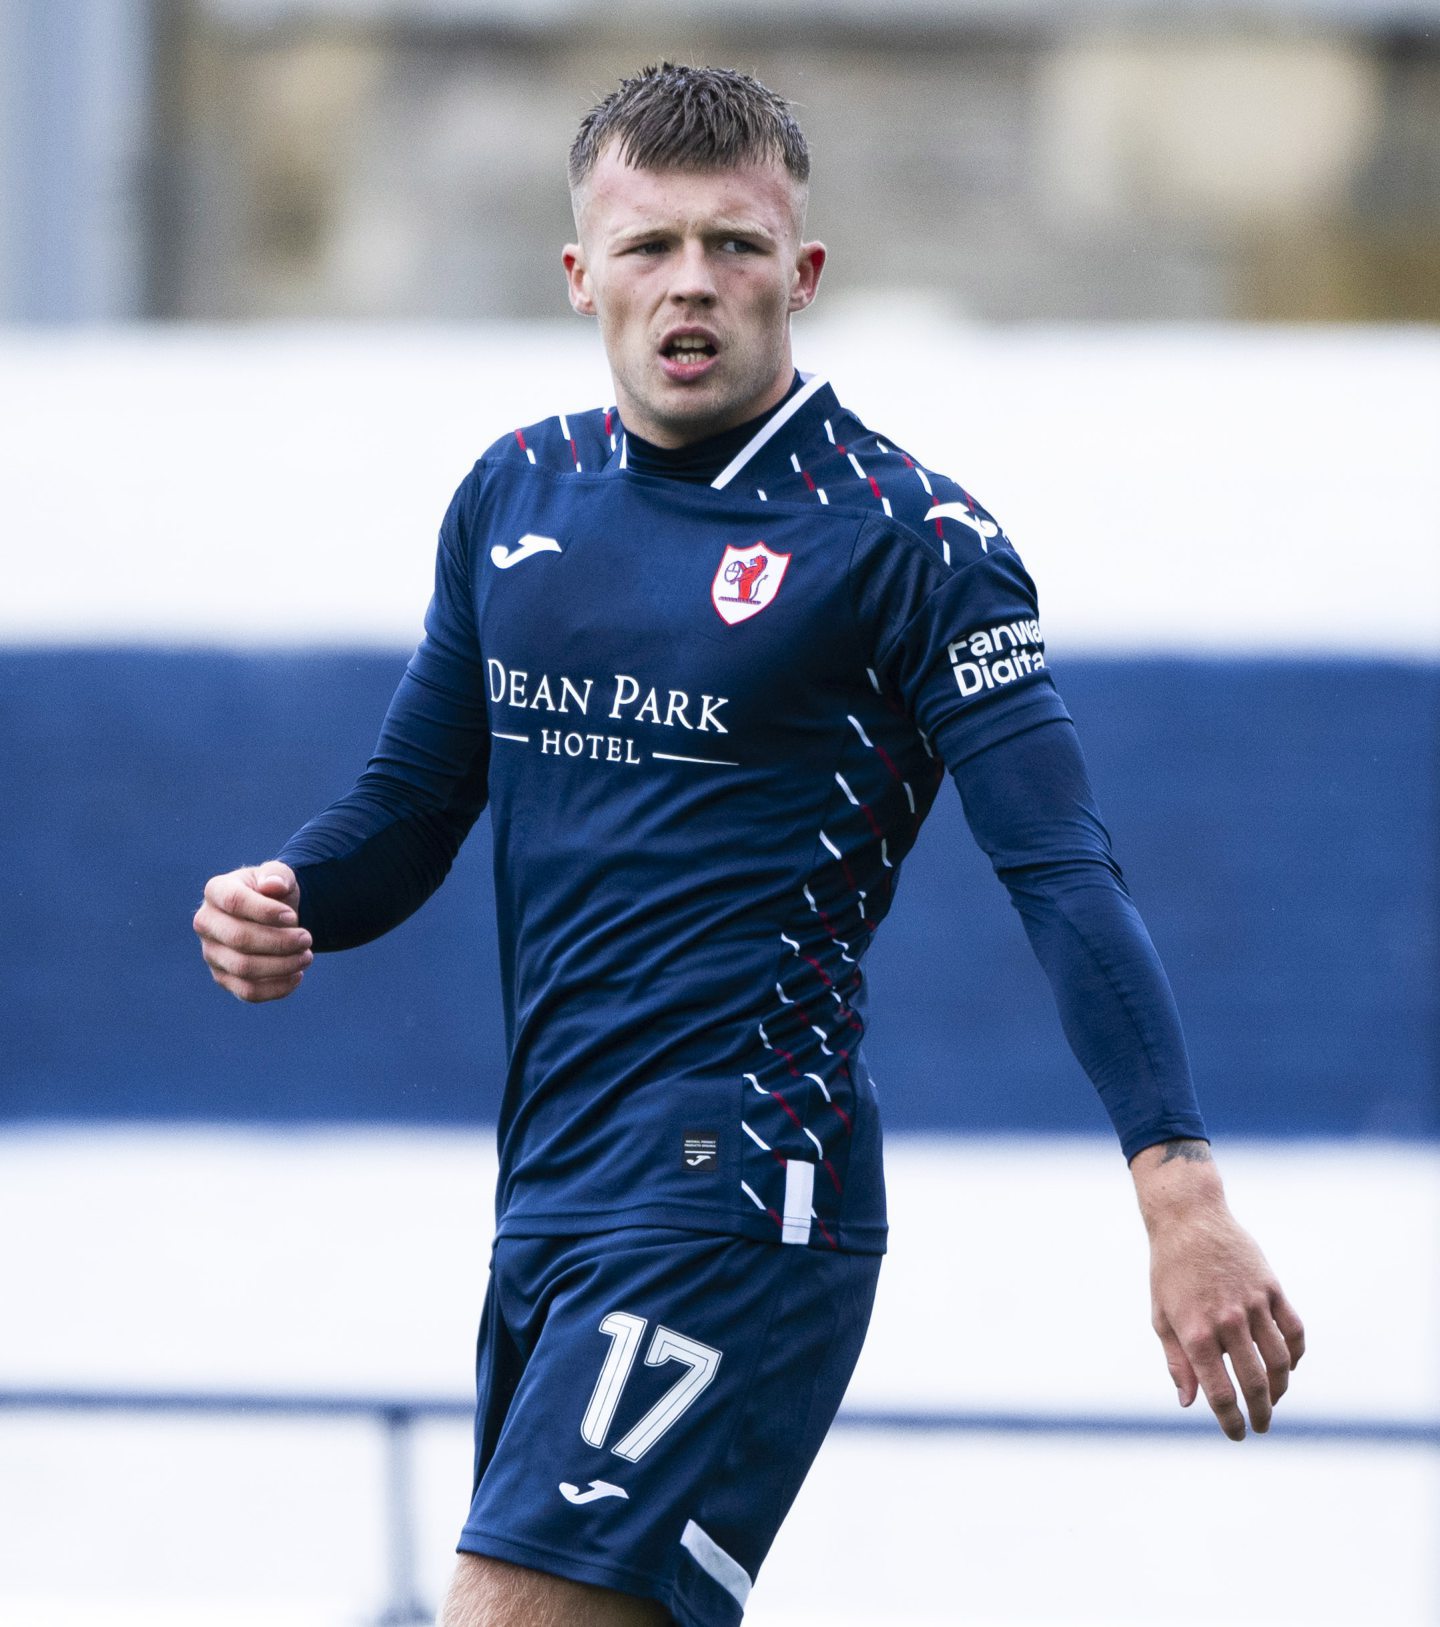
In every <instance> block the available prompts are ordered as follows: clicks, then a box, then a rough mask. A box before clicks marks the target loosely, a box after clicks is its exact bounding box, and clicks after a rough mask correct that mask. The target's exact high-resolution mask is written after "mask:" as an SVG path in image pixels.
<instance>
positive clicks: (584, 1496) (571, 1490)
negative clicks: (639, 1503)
mask: <svg viewBox="0 0 1440 1627" xmlns="http://www.w3.org/2000/svg"><path fill="white" fill-rule="evenodd" d="M560 1495H561V1496H562V1497H563V1498H564V1499H565V1501H566V1502H567V1503H574V1504H575V1505H576V1507H577V1508H578V1507H579V1506H580V1505H581V1504H582V1503H595V1502H598V1501H599V1500H600V1498H602V1497H623V1498H624V1499H625V1501H626V1502H627V1503H628V1502H629V1501H630V1493H629V1492H628V1491H626V1490H625V1488H624V1486H612V1485H611V1484H610V1482H609V1481H608V1480H592V1481H591V1482H590V1487H589V1490H588V1491H581V1490H580V1488H579V1486H576V1485H572V1484H571V1482H570V1481H568V1480H562V1481H561V1482H560Z"/></svg>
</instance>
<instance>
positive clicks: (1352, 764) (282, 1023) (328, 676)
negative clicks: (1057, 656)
mask: <svg viewBox="0 0 1440 1627" xmlns="http://www.w3.org/2000/svg"><path fill="white" fill-rule="evenodd" d="M403 664H404V660H403V657H402V656H398V655H396V656H386V655H376V654H373V653H368V652H367V653H363V654H345V653H340V654H337V653H327V654H315V653H306V654H303V655H299V654H297V655H276V654H265V655H263V656H251V655H241V654H217V653H214V652H206V653H198V652H178V651H177V652H167V651H155V650H117V651H105V650H74V651H63V650H62V651H57V650H46V651H36V652H17V651H9V652H5V653H3V654H0V765H3V767H0V773H3V781H0V784H3V806H0V833H3V838H4V840H3V844H0V851H3V853H4V856H5V857H4V863H5V869H6V874H5V880H4V896H5V897H6V899H7V920H6V922H5V930H4V932H3V933H0V1001H3V1007H0V1009H3V1024H0V1030H3V1031H0V1118H4V1119H8V1120H12V1121H13V1120H20V1119H35V1118H63V1119H74V1118H109V1119H113V1118H147V1119H185V1120H197V1119H199V1120H212V1119H213V1120H287V1121H305V1120H347V1119H358V1120H383V1121H391V1122H414V1123H428V1122H451V1121H466V1122H473V1121H480V1122H486V1121H490V1120H493V1118H494V1115H495V1109H496V1090H497V1084H498V1079H499V1075H500V1069H501V1038H500V1029H499V1007H498V1000H497V998H496V994H495V989H496V967H495V955H494V949H493V944H492V933H491V930H490V926H489V892H490V887H489V873H488V871H489V843H488V839H487V837H486V835H485V833H484V832H483V831H477V832H476V835H475V836H474V837H472V839H471V842H470V843H469V845H468V846H467V848H466V851H465V852H464V853H463V854H462V856H461V859H460V862H459V864H458V865H457V867H456V870H455V873H454V875H453V876H452V878H451V880H450V881H449V883H447V885H446V886H445V888H443V889H442V891H441V892H440V894H439V895H437V897H436V898H435V899H434V900H432V902H431V903H430V904H429V905H428V906H427V907H426V908H425V909H424V910H423V911H422V912H421V913H420V915H418V916H417V917H415V918H414V919H413V920H412V921H410V922H408V923H407V924H406V925H405V926H403V927H402V928H400V929H399V930H398V931H396V932H395V933H393V934H391V936H390V937H389V938H388V939H386V940H384V941H382V942H381V943H378V944H374V945H371V946H369V947H368V948H365V949H361V950H356V951H354V952H352V953H351V954H349V955H346V956H343V957H337V958H326V959H324V960H322V961H321V962H320V963H319V964H318V965H317V968H316V969H315V970H314V971H312V973H311V974H310V976H309V978H307V981H306V986H305V989H304V990H303V992H302V994H301V995H300V996H299V997H298V998H296V999H293V1000H290V1001H287V1002H284V1003H283V1004H281V1005H278V1006H270V1007H264V1008H250V1007H246V1006H242V1005H240V1004H239V1003H238V1002H236V1001H233V1000H231V999H229V998H228V997H226V996H224V995H222V994H221V993H220V992H219V991H218V990H217V989H215V988H214V987H213V985H211V983H210V981H209V977H208V974H207V973H206V971H205V969H204V967H203V965H202V963H201V961H200V958H199V954H198V950H197V948H196V946H195V943H194V940H193V937H192V935H191V933H190V929H189V918H190V915H191V913H192V912H193V910H194V908H195V905H196V904H197V903H198V901H199V895H200V889H201V887H202V885H203V883H204V880H205V878H206V876H207V875H209V874H210V873H211V872H212V871H215V870H220V869H227V868H229V867H231V866H232V865H235V864H239V863H245V862H250V861H255V860H259V859H262V858H265V857H266V856H268V855H269V854H270V853H271V852H273V851H274V850H275V848H276V847H277V846H278V845H279V842H280V840H281V839H283V837H284V836H286V835H287V834H288V833H289V832H290V831H291V830H292V829H293V828H294V827H295V826H297V825H299V824H300V823H301V822H302V821H303V820H304V819H305V818H306V817H307V816H308V815H309V814H310V813H311V812H312V811H314V810H315V809H316V808H318V807H319V806H321V805H322V804H323V803H324V802H326V801H328V800H329V799H330V798H332V797H333V796H335V795H338V794H339V793H341V792H342V791H344V790H345V789H346V788H347V787H348V785H349V783H350V781H351V779H352V778H353V775H354V773H355V772H356V771H357V769H358V767H359V766H360V765H361V764H362V763H363V761H364V758H365V756H366V754H367V753H368V750H369V747H370V745H371V742H372V740H373V737H374V733H375V728H376V724H377V722H378V719H379V717H380V714H381V712H382V711H383V709H384V706H385V702H386V699H387V697H388V695H389V692H390V689H391V688H392V686H393V684H394V682H395V679H396V678H397V676H398V674H399V672H400V670H401V669H402V667H403ZM1058 678H1059V681H1060V684H1061V687H1062V690H1063V692H1064V693H1065V695H1066V698H1067V700H1068V701H1069V703H1070V707H1071V710H1072V712H1073V713H1074V715H1075V717H1076V720H1077V722H1078V723H1079V725H1080V730H1081V736H1082V739H1083V740H1084V742H1085V745H1086V750H1087V754H1088V756H1089V758H1090V763H1091V768H1092V772H1093V775H1094V778H1095V782H1096V786H1097V789H1098V793H1099V796H1100V800H1101V804H1102V807H1103V808H1104V809H1105V810H1106V813H1107V816H1108V818H1109V822H1110V826H1111V830H1112V833H1113V834H1114V837H1115V842H1116V847H1117V851H1118V853H1119V855H1120V859H1121V862H1122V864H1123V865H1124V867H1125V870H1126V873H1127V876H1128V878H1129V881H1130V884H1131V889H1132V891H1133V892H1134V894H1135V896H1136V898H1137V900H1138V902H1139V904H1140V907H1141V910H1142V912H1143V913H1144V915H1145V917H1146V919H1147V920H1148V922H1149V924H1150V928H1151V931H1152V933H1153V934H1154V937H1155V939H1156V942H1157V943H1158V945H1159V947H1160V951H1161V954H1162V956H1163V957H1164V959H1165V961H1166V964H1167V966H1168V967H1169V970H1170V974H1171V977H1172V979H1173V981H1174V983H1175V986H1176V991H1177V994H1178V996H1179V999H1180V1005H1181V1010H1182V1012H1183V1014H1184V1016H1185V1022H1186V1029H1187V1032H1188V1035H1189V1039H1190V1046H1191V1052H1192V1055H1193V1058H1194V1062H1195V1067H1196V1073H1197V1077H1198V1079H1199V1083H1200V1088H1201V1093H1202V1101H1203V1103H1204V1106H1205V1108H1206V1111H1207V1115H1208V1117H1209V1120H1210V1123H1211V1127H1212V1129H1213V1130H1214V1131H1216V1132H1217V1133H1220V1134H1227V1133H1228V1134H1261V1135H1286V1134H1315V1135H1356V1134H1373V1135H1403V1136H1411V1135H1421V1136H1436V1135H1440V1083H1437V1081H1440V968H1437V946H1436V922H1437V915H1440V911H1437V869H1440V865H1437V857H1440V854H1437V847H1440V836H1437V832H1440V817H1437V816H1440V791H1437V739H1440V723H1437V718H1440V669H1437V668H1436V667H1434V666H1430V665H1420V664H1415V665H1408V664H1402V663H1395V664H1385V663H1379V662H1375V663H1369V662H1360V661H1345V662H1328V661H1319V660H1313V661H1312V660H1294V661H1278V660H1268V661H1264V662H1249V661H1247V662H1241V661H1212V660H1201V659H1180V658H1166V659H1155V660H1145V661H1133V660H1130V661H1117V660H1099V659H1086V660H1080V659H1072V660H1069V661H1067V662H1065V663H1064V664H1063V665H1062V666H1061V668H1060V669H1059V672H1058ZM870 966H871V972H872V978H871V982H872V1015H873V1026H872V1038H871V1042H870V1047H869V1049H870V1055H871V1060H872V1063H873V1065H874V1069H875V1072H876V1074H877V1077H878V1078H879V1080H880V1084H881V1088H882V1092H883V1099H884V1104H885V1111H886V1116H887V1122H888V1124H889V1125H890V1127H891V1128H892V1129H906V1130H913V1129H945V1130H956V1131H1005V1130H1024V1131H1030V1132H1037V1131H1039V1132H1044V1131H1057V1132H1066V1131H1085V1130H1100V1129H1103V1128H1104V1119H1103V1115H1102V1114H1101V1113H1100V1111H1099V1108H1098V1106H1097V1104H1096V1103H1095V1101H1094V1099H1093V1097H1092V1094H1091V1092H1090V1089H1089V1086H1088V1084H1087V1082H1086V1081H1085V1078H1084V1076H1083V1074H1081V1073H1080V1071H1079V1069H1078V1067H1077V1066H1076V1065H1075V1063H1074V1062H1073V1061H1072V1060H1071V1058H1070V1056H1069V1054H1068V1052H1067V1051H1066V1049H1065V1045H1064V1041H1063V1039H1062V1037H1061V1034H1060V1030H1059V1024H1058V1022H1057V1020H1056V1018H1055V1015H1054V1012H1053V1009H1052V1007H1051V1004H1050V999H1049V992H1048V989H1047V987H1046V985H1045V983H1044V980H1043V978H1042V977H1041V975H1040V973H1039V971H1038V969H1037V968H1036V966H1035V965H1034V963H1033V961H1032V960H1031V958H1030V953H1029V949H1028V946H1027V944H1026V942H1025V939H1024V934H1023V932H1022V931H1021V929H1020V925H1019V921H1018V918H1017V917H1016V916H1015V915H1014V914H1013V912H1012V911H1011V910H1010V908H1009V905H1008V902H1007V900H1006V898H1005V895H1004V892H1003V891H1002V889H1001V888H1000V887H999V886H998V884H997V883H996V882H995V881H994V879H993V878H992V877H991V876H990V874H989V870H988V867H987V866H986V864H985V861H984V859H983V857H982V856H981V855H980V854H978V853H977V852H976V850H975V849H974V846H973V844H972V843H971V841H970V839H969V837H968V834H967V833H966V831H965V829H964V823H963V820H962V819H961V817H960V812H959V803H958V798H956V797H955V796H954V794H953V792H949V791H947V792H946V793H944V794H942V797H941V799H940V803H939V806H938V807H937V810H936V812H935V814H934V816H932V819H931V821H930V824H929V825H928V826H927V829H926V831H925V835H924V837H923V839H922V841H921V843H920V846H919V849H918V850H917V852H916V853H915V855H914V856H913V857H912V858H911V860H910V861H909V864H908V865H907V868H906V875H905V879H904V882H903V883H902V886H901V890H900V898H899V902H898V903H897V905H896V909H895V913H894V914H893V915H892V917H891V919H890V921H889V922H888V923H887V926H886V928H885V931H884V932H883V933H882V935H881V939H880V942H879V945H878V947H877V948H876V950H875V952H874V954H873V955H872V957H871V962H870Z"/></svg>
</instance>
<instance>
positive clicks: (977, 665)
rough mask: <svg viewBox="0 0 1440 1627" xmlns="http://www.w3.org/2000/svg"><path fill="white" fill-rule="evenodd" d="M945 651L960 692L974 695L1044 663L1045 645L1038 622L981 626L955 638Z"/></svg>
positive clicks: (1002, 684) (1027, 672)
mask: <svg viewBox="0 0 1440 1627" xmlns="http://www.w3.org/2000/svg"><path fill="white" fill-rule="evenodd" d="M946 653H947V654H948V655H949V657H950V670H951V671H952V672H953V673H954V674H955V682H956V683H957V684H958V685H959V688H960V693H961V694H962V695H978V694H979V693H980V691H981V690H982V689H997V688H1001V687H1003V686H1004V685H1005V684H1013V683H1014V682H1015V680H1016V679H1017V678H1024V677H1026V676H1027V675H1028V674H1029V673H1032V672H1038V671H1039V670H1040V668H1041V667H1043V666H1044V665H1045V644H1044V640H1043V639H1042V638H1041V637H1040V623H1039V622H1038V621H1010V622H1000V623H997V624H996V625H995V626H994V627H982V628H981V629H980V630H979V631H978V632H975V633H967V634H966V635H965V637H964V638H957V639H956V640H955V642H954V643H953V644H951V645H950V646H949V648H948V649H947V651H946ZM967 658H968V659H967Z"/></svg>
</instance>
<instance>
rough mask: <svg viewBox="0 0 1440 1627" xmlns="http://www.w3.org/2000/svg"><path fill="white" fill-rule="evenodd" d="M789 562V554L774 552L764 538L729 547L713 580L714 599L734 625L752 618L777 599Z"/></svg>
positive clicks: (722, 616) (712, 591) (711, 588)
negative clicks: (767, 545) (762, 540)
mask: <svg viewBox="0 0 1440 1627" xmlns="http://www.w3.org/2000/svg"><path fill="white" fill-rule="evenodd" d="M789 563H790V555H789V554H776V553H772V552H771V551H770V549H768V548H767V547H766V546H765V544H764V543H763V542H755V543H751V544H750V546H749V547H748V548H736V547H733V546H732V547H729V548H727V549H726V550H725V556H724V558H723V559H721V561H720V566H719V569H718V570H717V571H716V572H715V580H714V581H713V582H712V583H711V584H710V602H711V603H712V604H713V605H714V606H715V608H716V609H717V610H718V611H719V612H720V616H721V619H722V620H723V621H726V622H728V623H729V624H730V625H731V626H732V627H733V626H734V625H735V623H736V622H737V621H748V620H749V619H750V617H751V616H758V615H759V614H760V612H761V611H762V610H763V609H764V608H765V606H766V605H768V604H770V603H772V602H773V600H774V598H775V595H776V594H777V593H778V592H779V591H780V584H781V582H782V581H783V580H784V579H785V567H786V566H787V565H788V564H789Z"/></svg>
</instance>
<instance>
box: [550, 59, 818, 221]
mask: <svg viewBox="0 0 1440 1627" xmlns="http://www.w3.org/2000/svg"><path fill="white" fill-rule="evenodd" d="M612 141H613V142H615V143H617V145H618V147H619V152H620V157H621V158H622V159H624V160H625V162H626V163H628V164H631V165H633V166H634V167H635V168H636V169H690V170H712V169H730V168H732V167H733V166H735V165H738V164H756V163H764V162H765V161H766V160H767V159H778V160H779V161H780V162H781V163H782V164H784V166H785V168H786V169H787V170H788V171H789V172H790V174H791V176H792V177H793V178H794V179H795V180H796V181H797V182H798V183H800V184H801V185H802V186H803V185H804V184H805V183H806V182H807V181H808V180H809V179H810V149H809V148H808V147H807V146H806V144H805V137H804V135H803V134H802V133H801V130H800V126H799V125H798V124H796V122H795V120H794V119H793V118H792V117H791V116H790V104H789V103H788V102H786V101H785V100H784V99H783V98H782V97H780V96H777V95H776V94H775V92H774V91H772V90H767V89H766V88H765V86H764V85H762V84H761V83H760V81H759V80H758V79H753V78H751V76H750V75H749V74H748V73H740V72H739V71H738V70H736V69H734V68H686V67H677V66H676V65H675V64H674V63H673V62H662V63H661V64H660V65H659V66H658V67H650V68H642V69H641V71H640V72H639V73H637V74H636V75H635V76H634V77H633V78H631V79H622V80H621V81H620V84H619V87H618V88H617V89H615V90H612V91H611V92H610V94H609V95H608V96H607V97H606V98H605V99H604V101H602V102H600V103H598V104H597V105H596V106H595V107H592V108H591V109H590V111H589V112H588V113H587V114H586V115H585V117H584V118H583V119H582V120H581V121H580V129H579V132H578V134H577V135H576V137H575V141H574V144H573V145H572V146H571V148H570V190H571V191H572V192H574V191H577V190H578V189H579V188H580V187H581V186H582V185H583V184H584V183H585V181H586V179H587V178H588V177H589V175H590V172H591V170H593V169H594V168H595V164H596V161H597V160H598V159H599V157H600V154H601V153H602V152H603V151H604V149H605V148H606V147H607V146H608V145H609V144H610V143H611V142H612Z"/></svg>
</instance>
